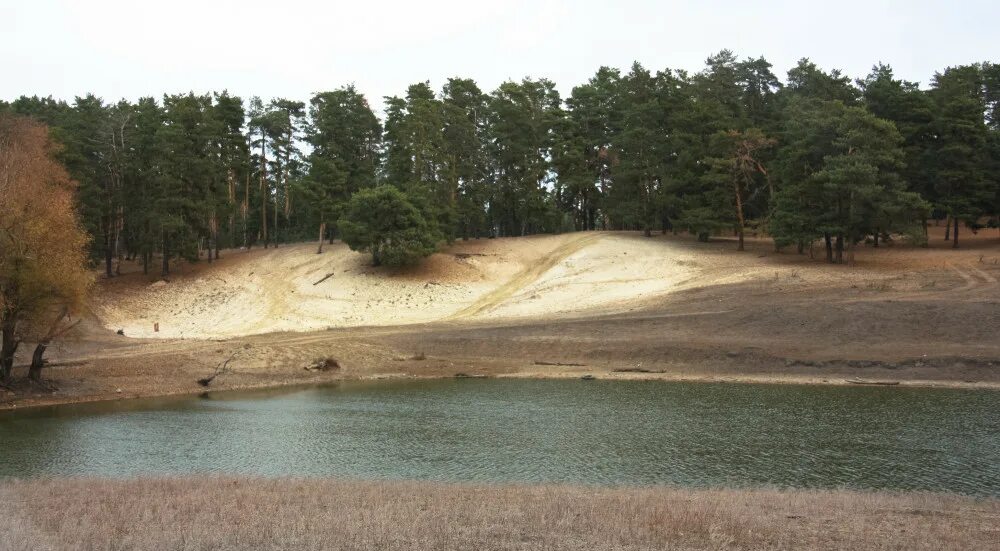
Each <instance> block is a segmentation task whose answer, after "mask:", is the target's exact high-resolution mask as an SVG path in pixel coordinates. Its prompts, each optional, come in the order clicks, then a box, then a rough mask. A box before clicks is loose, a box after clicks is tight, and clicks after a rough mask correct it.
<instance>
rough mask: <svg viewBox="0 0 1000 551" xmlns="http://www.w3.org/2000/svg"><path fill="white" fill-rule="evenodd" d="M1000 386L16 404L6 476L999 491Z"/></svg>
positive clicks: (366, 393)
mask: <svg viewBox="0 0 1000 551" xmlns="http://www.w3.org/2000/svg"><path fill="white" fill-rule="evenodd" d="M998 406H1000V393H997V392H992V391H964V390H948V389H913V388H898V387H896V388H886V387H833V386H791V385H744V384H705V383H674V382H656V381H630V382H623V381H613V382H612V381H580V380H551V381H545V380H543V381H538V380H495V379H485V380H481V379H468V380H462V379H459V380H434V381H419V382H412V381H409V382H377V383H343V384H339V385H335V386H324V387H312V388H305V389H296V390H284V391H275V392H254V393H215V394H210V395H207V396H203V397H184V398H169V399H146V400H125V401H118V402H107V403H95V404H77V405H66V406H55V407H47V408H40V409H33V410H24V411H15V412H5V413H0V444H2V446H0V476H3V477H41V476H64V475H86V476H90V475H97V476H110V477H131V476H143V475H181V474H211V473H220V474H222V473H224V474H247V475H263V476H297V477H298V476H306V477H311V476H332V477H341V478H360V479H420V480H437V481H452V482H515V483H535V482H550V483H573V484H599V485H680V486H696V487H711V486H728V487H755V486H776V487H789V488H839V487H848V488H860V489H903V490H931V491H948V492H958V493H965V494H972V495H983V496H993V497H1000V408H998Z"/></svg>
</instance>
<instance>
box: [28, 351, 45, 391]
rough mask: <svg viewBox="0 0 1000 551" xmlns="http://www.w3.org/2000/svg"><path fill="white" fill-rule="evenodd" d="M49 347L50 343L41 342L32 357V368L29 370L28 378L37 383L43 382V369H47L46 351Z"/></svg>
mask: <svg viewBox="0 0 1000 551" xmlns="http://www.w3.org/2000/svg"><path fill="white" fill-rule="evenodd" d="M48 347H49V343H48V342H40V343H38V345H37V346H35V352H34V353H33V354H32V355H31V367H30V368H28V378H29V379H31V380H32V381H35V382H36V383H37V382H39V381H41V380H42V368H43V367H45V360H44V359H43V357H42V356H44V355H45V349H46V348H48Z"/></svg>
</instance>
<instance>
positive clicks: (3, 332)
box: [0, 311, 21, 383]
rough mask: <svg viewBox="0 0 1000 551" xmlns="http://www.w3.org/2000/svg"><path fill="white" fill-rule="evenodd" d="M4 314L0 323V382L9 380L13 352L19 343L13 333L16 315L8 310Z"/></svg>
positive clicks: (15, 326)
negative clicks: (0, 341) (0, 342)
mask: <svg viewBox="0 0 1000 551" xmlns="http://www.w3.org/2000/svg"><path fill="white" fill-rule="evenodd" d="M5 314H6V315H5V317H4V319H3V323H2V325H0V340H2V343H3V344H2V345H0V382H4V383H6V382H7V381H10V374H11V371H12V370H13V369H14V353H15V352H17V346H18V345H19V344H21V342H20V341H19V340H17V338H16V335H15V332H16V330H17V321H16V319H15V317H16V316H15V315H14V314H13V313H12V312H10V311H8V312H6V313H5Z"/></svg>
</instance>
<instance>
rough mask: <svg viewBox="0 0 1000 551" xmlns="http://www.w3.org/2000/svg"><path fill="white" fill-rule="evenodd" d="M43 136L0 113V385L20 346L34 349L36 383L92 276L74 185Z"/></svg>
mask: <svg viewBox="0 0 1000 551" xmlns="http://www.w3.org/2000/svg"><path fill="white" fill-rule="evenodd" d="M55 153H56V149H55V147H54V145H53V142H52V141H51V139H50V138H49V132H48V129H47V128H46V127H45V126H44V125H42V124H39V123H37V122H34V121H32V120H31V119H27V118H24V117H17V116H10V115H3V114H0V334H2V347H0V381H2V382H4V383H6V382H8V381H10V379H11V375H12V370H13V364H14V353H15V352H16V351H17V348H18V346H19V345H20V344H21V342H22V341H24V340H26V339H27V338H30V339H31V340H33V341H34V342H38V343H39V344H38V348H36V351H35V354H34V358H33V362H32V369H31V371H30V376H31V378H32V379H35V380H37V379H39V378H40V376H41V368H42V366H43V365H44V360H43V359H42V354H44V352H45V347H46V346H47V345H48V343H49V341H51V340H52V339H53V338H55V337H56V336H58V335H59V334H61V333H62V332H64V331H65V329H66V328H67V326H68V325H69V324H71V323H72V322H70V321H69V320H68V316H70V315H73V314H76V312H77V311H78V310H79V309H80V308H81V307H82V305H83V303H84V301H85V299H86V295H87V291H88V289H89V287H90V285H91V281H92V276H91V274H90V271H89V270H88V269H87V253H86V250H87V245H88V240H89V238H88V236H87V234H86V232H85V231H84V229H83V227H82V226H81V224H80V221H79V218H78V216H77V213H76V209H75V207H74V205H75V198H74V194H75V191H76V184H75V182H73V180H71V179H70V177H69V175H68V174H67V173H66V170H65V168H63V166H62V165H61V164H60V163H59V162H57V161H56V160H55V158H54V154H55Z"/></svg>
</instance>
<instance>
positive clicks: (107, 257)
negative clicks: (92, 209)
mask: <svg viewBox="0 0 1000 551" xmlns="http://www.w3.org/2000/svg"><path fill="white" fill-rule="evenodd" d="M109 223H110V222H109ZM113 258H114V251H112V250H111V228H106V229H105V230H104V275H106V276H107V277H108V279H111V278H112V277H115V274H114V271H112V266H111V263H112V260H113Z"/></svg>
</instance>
